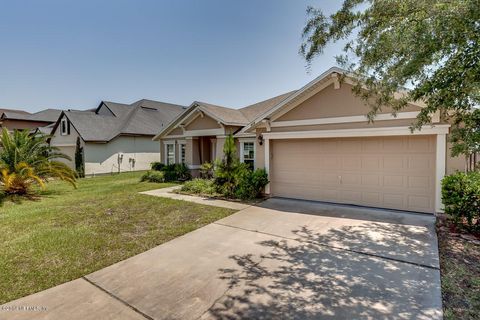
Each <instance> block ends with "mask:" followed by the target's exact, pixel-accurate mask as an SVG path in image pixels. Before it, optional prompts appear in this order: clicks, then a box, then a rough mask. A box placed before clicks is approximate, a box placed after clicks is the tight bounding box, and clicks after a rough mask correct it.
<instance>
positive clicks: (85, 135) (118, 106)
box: [50, 99, 185, 175]
mask: <svg viewBox="0 0 480 320" xmlns="http://www.w3.org/2000/svg"><path fill="white" fill-rule="evenodd" d="M184 108H185V107H183V106H180V105H176V104H170V103H165V102H158V101H152V100H145V99H143V100H139V101H137V102H134V103H132V104H122V103H115V102H109V101H102V102H101V103H100V104H99V106H98V107H97V108H96V109H94V110H87V111H75V110H69V111H64V112H62V113H61V115H60V116H59V117H58V119H57V121H56V123H55V125H54V126H53V129H52V137H51V139H50V144H51V145H52V146H55V147H58V148H59V149H60V150H61V151H62V152H63V153H65V154H67V155H68V156H69V157H70V158H71V159H72V161H67V160H62V161H65V162H66V163H67V164H68V165H69V166H70V167H71V168H76V164H75V154H76V153H77V151H78V150H80V149H81V150H82V152H81V153H83V156H82V157H77V160H78V159H79V158H83V160H81V161H83V164H84V168H85V174H86V175H95V174H103V173H113V172H123V171H138V170H147V169H149V168H150V164H151V163H152V162H155V161H160V150H159V149H158V143H156V142H154V141H152V138H153V136H154V135H155V134H156V133H158V131H159V130H161V128H162V127H163V126H166V125H167V124H168V123H169V122H170V121H172V119H174V118H175V117H176V116H178V115H179V114H180V113H181V112H182V111H183V110H184Z"/></svg>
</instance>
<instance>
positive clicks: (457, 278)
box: [437, 217, 480, 319]
mask: <svg viewBox="0 0 480 320" xmlns="http://www.w3.org/2000/svg"><path fill="white" fill-rule="evenodd" d="M437 233H438V245H439V253H440V270H441V280H442V299H443V309H444V317H445V319H480V237H479V236H480V235H472V234H467V233H464V232H462V231H461V230H459V229H457V228H456V227H455V226H454V225H453V224H452V223H451V222H449V221H448V220H447V219H446V218H445V217H441V218H439V220H438V223H437Z"/></svg>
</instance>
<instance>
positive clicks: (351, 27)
mask: <svg viewBox="0 0 480 320" xmlns="http://www.w3.org/2000/svg"><path fill="white" fill-rule="evenodd" d="M307 14H308V16H309V19H308V21H307V24H306V26H305V28H304V30H303V39H304V41H303V43H302V45H301V48H300V52H301V53H302V54H303V55H304V57H305V59H306V61H307V62H308V63H311V62H312V60H313V59H314V58H315V57H316V56H318V55H319V54H321V53H322V52H323V49H324V48H325V47H326V46H327V45H328V44H329V43H331V42H336V41H339V40H344V41H346V42H347V43H346V45H345V47H344V52H343V54H342V55H340V56H338V57H337V61H338V63H339V64H340V65H341V66H342V67H344V68H345V69H347V70H348V71H350V72H351V73H353V74H354V75H355V76H356V77H357V79H358V82H357V84H356V85H355V86H354V92H355V93H356V94H358V95H359V96H361V97H362V98H364V99H365V101H367V104H368V105H370V107H371V111H370V112H369V114H368V117H369V119H370V120H373V119H374V118H375V115H376V114H377V112H379V111H380V110H381V109H382V107H383V106H386V107H391V108H392V110H393V112H394V113H395V112H397V111H399V110H401V109H402V108H403V107H405V105H406V104H407V102H408V101H418V100H423V101H424V102H425V103H426V107H425V108H424V109H422V111H421V112H420V114H419V115H418V117H417V120H416V121H415V123H414V124H413V126H412V128H413V129H420V128H421V126H422V125H424V124H427V123H429V122H431V119H432V115H433V114H434V113H436V112H440V114H441V115H442V116H443V117H444V119H446V118H447V117H450V118H453V119H452V120H453V122H458V121H457V119H461V118H462V117H464V116H465V114H469V113H471V112H472V110H474V109H475V107H476V106H478V105H479V104H480V46H479V39H480V0H344V2H343V4H342V6H341V8H340V9H339V10H338V11H337V12H335V13H333V14H331V15H329V16H327V15H326V14H325V13H324V12H322V11H321V10H318V9H315V8H312V7H309V8H308V9H307ZM362 86H363V88H366V89H368V90H362ZM404 88H410V89H411V90H408V91H406V90H404ZM399 91H400V92H403V93H404V94H403V95H402V96H401V97H398V95H397V97H395V98H394V93H395V92H399Z"/></svg>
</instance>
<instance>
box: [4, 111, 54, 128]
mask: <svg viewBox="0 0 480 320" xmlns="http://www.w3.org/2000/svg"><path fill="white" fill-rule="evenodd" d="M60 113H62V110H58V109H45V110H42V111H39V112H35V113H28V112H26V111H22V110H11V109H0V128H7V129H8V130H10V131H12V130H24V129H30V130H35V129H39V128H42V129H41V130H39V131H41V132H44V133H50V130H51V127H50V128H49V126H50V125H52V124H53V123H55V122H56V121H57V119H58V117H59V116H60Z"/></svg>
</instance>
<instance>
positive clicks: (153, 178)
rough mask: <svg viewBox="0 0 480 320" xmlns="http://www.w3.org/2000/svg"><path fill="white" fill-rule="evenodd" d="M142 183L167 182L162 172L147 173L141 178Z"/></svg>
mask: <svg viewBox="0 0 480 320" xmlns="http://www.w3.org/2000/svg"><path fill="white" fill-rule="evenodd" d="M140 181H141V182H156V183H161V182H165V177H164V173H163V172H161V171H147V172H145V174H143V175H142V177H141V178H140Z"/></svg>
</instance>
